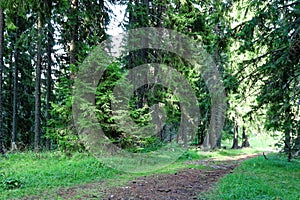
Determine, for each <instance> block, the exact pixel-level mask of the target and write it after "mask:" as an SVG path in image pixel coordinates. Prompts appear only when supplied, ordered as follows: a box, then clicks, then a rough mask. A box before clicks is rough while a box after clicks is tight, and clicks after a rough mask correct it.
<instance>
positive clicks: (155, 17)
mask: <svg viewBox="0 0 300 200" xmlns="http://www.w3.org/2000/svg"><path fill="white" fill-rule="evenodd" d="M120 6H122V7H126V12H125V13H123V14H124V16H123V20H122V21H121V22H120V27H122V28H123V29H124V31H126V30H129V29H133V28H140V27H161V28H168V29H173V30H176V31H178V32H181V33H184V34H186V35H188V36H189V37H191V38H193V40H195V41H196V42H201V43H203V44H204V46H205V49H206V50H207V52H209V53H210V55H212V57H213V59H214V61H215V63H216V66H215V68H216V69H215V70H216V72H218V73H219V74H220V75H221V77H222V81H223V84H224V86H225V93H226V94H225V95H226V102H227V111H226V115H225V116H221V118H220V120H224V121H225V125H224V127H223V130H217V131H218V132H220V133H218V135H219V136H220V137H218V138H216V141H214V142H213V143H210V145H207V144H206V142H207V141H205V137H206V136H207V135H208V133H209V125H210V119H211V118H213V117H216V116H214V115H216V113H215V112H213V109H212V108H211V96H210V95H211V94H210V93H209V89H208V88H207V86H206V84H205V81H204V80H203V79H202V77H201V74H199V73H198V72H196V71H195V70H194V68H193V66H192V65H191V64H190V63H188V62H187V61H186V60H184V58H180V57H178V56H176V55H174V54H172V53H170V52H162V51H158V50H153V49H141V50H138V51H133V52H130V53H129V55H127V56H124V57H123V58H120V60H119V61H118V62H115V63H113V64H111V65H110V66H108V68H107V70H106V72H105V73H104V75H103V76H102V78H101V80H100V81H99V84H98V87H97V92H96V105H97V118H98V122H99V124H100V125H101V127H102V128H103V130H104V131H105V134H106V135H107V136H108V137H109V138H110V139H111V140H112V141H114V143H116V144H117V145H118V146H119V147H121V148H125V149H127V150H129V151H133V152H139V151H141V152H144V151H152V150H155V149H156V148H159V147H160V145H164V144H165V143H167V142H168V141H169V140H173V139H174V138H176V132H177V131H178V127H179V126H180V112H181V110H180V104H179V100H178V99H176V97H174V95H173V92H172V91H170V89H168V88H165V87H162V86H160V85H153V84H147V85H145V86H143V87H141V88H138V89H136V90H135V92H134V95H133V97H132V98H131V99H130V100H129V107H130V116H131V117H132V119H133V120H134V121H135V122H136V123H137V124H139V125H140V126H145V127H146V126H151V113H150V111H149V107H151V106H152V105H154V104H158V103H161V104H160V105H164V108H163V109H164V110H165V111H166V115H167V120H166V124H164V125H163V129H162V130H161V131H160V132H159V133H156V134H153V135H152V136H151V137H140V136H139V135H138V134H134V133H132V134H127V133H126V129H124V127H117V125H116V123H115V120H116V118H114V116H113V115H112V108H111V104H110V102H111V101H112V100H113V89H114V86H115V84H116V82H117V81H118V80H119V79H120V78H121V77H122V76H124V75H126V73H127V72H128V70H130V69H132V68H133V67H135V66H137V65H140V64H145V63H164V64H167V65H169V66H172V67H173V68H175V69H176V70H177V71H178V72H180V73H181V74H183V75H184V77H185V78H186V79H187V80H188V81H189V83H190V85H191V86H192V88H193V90H194V91H195V95H196V98H197V101H198V105H197V106H199V110H200V114H199V115H200V116H199V121H200V123H199V126H198V131H197V132H196V133H193V134H195V137H194V141H193V144H197V145H204V146H205V145H206V146H209V147H210V148H221V142H222V139H228V138H230V139H234V140H233V141H234V142H233V148H239V147H240V146H248V145H249V143H247V142H248V138H249V137H251V135H252V134H254V133H261V132H268V133H271V135H274V134H277V135H280V136H281V138H282V139H280V141H279V143H278V144H279V145H282V147H283V149H284V150H285V151H286V152H289V153H291V152H292V151H297V150H299V149H300V123H299V121H300V117H299V116H300V114H299V112H300V67H299V55H300V39H299V37H300V29H299V27H300V17H299V16H300V3H299V1H297V0H295V1H282V0H272V1H266V2H264V1H258V0H246V1H244V0H234V1H229V0H228V1H219V0H213V1H200V0H163V1H159V0H137V1H132V0H122V1H112V0H111V1H103V0H98V1H87V0H70V1H67V0H60V1H57V0H44V1H22V0H18V1H11V0H6V1H1V3H0V44H1V45H0V79H1V80H0V114H1V117H0V146H1V148H0V149H1V152H2V151H3V149H4V148H5V149H10V150H17V148H19V149H20V150H22V148H23V149H24V148H26V149H34V150H36V151H39V150H41V149H44V148H47V149H57V148H59V149H61V150H64V151H67V152H71V151H79V150H83V149H84V144H83V143H82V141H81V140H80V138H79V137H78V133H77V130H76V129H75V124H74V123H75V122H74V120H73V115H72V101H73V97H72V92H73V90H74V80H75V79H76V76H77V72H78V70H79V68H80V66H81V64H82V62H83V61H84V59H85V58H86V57H87V56H88V55H89V53H90V52H91V51H92V50H93V49H94V48H95V47H96V46H97V45H99V44H100V43H101V42H102V41H104V40H106V39H108V38H110V35H109V34H107V32H108V31H107V30H108V28H110V29H113V28H114V27H111V26H109V24H110V22H111V21H114V20H115V17H116V16H117V15H120V12H119V10H118V8H119V7H120ZM119 117H120V116H119ZM121 117H122V116H121ZM239 133H241V134H239ZM240 137H242V140H243V141H242V143H241V144H239V140H238V139H239V138H240Z"/></svg>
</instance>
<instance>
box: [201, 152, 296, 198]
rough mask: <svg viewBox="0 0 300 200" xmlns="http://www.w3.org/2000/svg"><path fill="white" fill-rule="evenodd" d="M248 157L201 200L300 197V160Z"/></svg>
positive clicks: (275, 156)
mask: <svg viewBox="0 0 300 200" xmlns="http://www.w3.org/2000/svg"><path fill="white" fill-rule="evenodd" d="M268 158H269V160H265V159H264V158H263V157H262V156H259V157H256V158H253V159H250V160H246V161H245V162H243V164H242V165H241V166H240V167H238V168H236V169H235V171H234V173H232V174H229V175H227V176H225V177H224V178H222V179H221V180H220V182H219V183H218V185H217V186H216V189H215V190H213V191H212V192H211V193H210V194H209V195H206V194H202V195H200V196H205V197H201V198H199V199H209V200H214V199H216V200H219V199H222V200H226V199H228V200H234V199H237V200H244V199H251V200H255V199H257V200H275V199H278V200H279V199H280V200H299V199H300V192H299V191H300V190H299V188H300V160H293V161H292V162H287V159H286V157H281V156H279V155H278V154H276V155H269V156H268Z"/></svg>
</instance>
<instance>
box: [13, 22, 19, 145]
mask: <svg viewBox="0 0 300 200" xmlns="http://www.w3.org/2000/svg"><path fill="white" fill-rule="evenodd" d="M18 24H19V20H18V17H17V19H16V26H18ZM18 37H19V31H18V30H17V31H16V34H15V44H14V45H15V48H14V61H15V63H14V72H13V76H14V86H13V119H12V120H13V121H12V135H11V151H15V150H17V148H16V139H17V109H18V108H17V106H18V105H17V98H18V62H19V47H18V43H17V40H18Z"/></svg>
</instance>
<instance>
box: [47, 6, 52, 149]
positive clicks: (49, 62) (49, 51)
mask: <svg viewBox="0 0 300 200" xmlns="http://www.w3.org/2000/svg"><path fill="white" fill-rule="evenodd" d="M51 11H52V1H51V0H49V1H48V12H49V19H48V20H49V21H48V44H47V79H46V85H47V86H46V87H47V94H46V122H48V121H49V120H50V118H51V115H50V110H51V105H50V102H51V91H52V77H51V73H52V69H51V66H52V58H51V54H52V47H53V44H54V41H53V35H52V34H53V31H54V30H53V27H52V24H51ZM48 128H49V127H48V125H47V129H48ZM50 146H51V143H50V140H49V139H46V149H48V150H49V149H50Z"/></svg>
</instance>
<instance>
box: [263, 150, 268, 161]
mask: <svg viewBox="0 0 300 200" xmlns="http://www.w3.org/2000/svg"><path fill="white" fill-rule="evenodd" d="M263 156H264V158H265V159H266V160H269V159H268V158H267V156H266V155H265V152H263Z"/></svg>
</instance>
